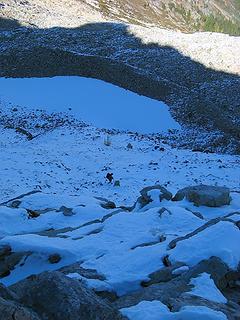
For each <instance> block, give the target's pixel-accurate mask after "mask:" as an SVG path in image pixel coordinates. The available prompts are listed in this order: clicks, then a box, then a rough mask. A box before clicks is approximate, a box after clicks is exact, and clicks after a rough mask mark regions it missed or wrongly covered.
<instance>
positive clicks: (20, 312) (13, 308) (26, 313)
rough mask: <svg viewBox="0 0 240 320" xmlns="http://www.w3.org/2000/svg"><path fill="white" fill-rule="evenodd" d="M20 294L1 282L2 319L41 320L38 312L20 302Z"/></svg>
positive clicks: (0, 314)
mask: <svg viewBox="0 0 240 320" xmlns="http://www.w3.org/2000/svg"><path fill="white" fill-rule="evenodd" d="M18 300H19V298H18V296H17V295H16V294H15V293H14V292H12V291H11V290H9V289H8V288H7V287H5V286H4V285H2V284H0V319H2V320H13V319H14V320H40V318H39V317H38V315H37V314H35V313H34V312H33V311H31V310H30V309H28V308H25V307H24V306H23V305H21V304H20V303H19V301H18Z"/></svg>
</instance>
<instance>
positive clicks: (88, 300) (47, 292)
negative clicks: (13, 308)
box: [11, 272, 122, 320]
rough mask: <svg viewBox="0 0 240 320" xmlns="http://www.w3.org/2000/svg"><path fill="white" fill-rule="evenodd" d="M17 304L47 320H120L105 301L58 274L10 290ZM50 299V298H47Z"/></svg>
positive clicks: (31, 279) (42, 275) (79, 284)
mask: <svg viewBox="0 0 240 320" xmlns="http://www.w3.org/2000/svg"><path fill="white" fill-rule="evenodd" d="M11 290H12V291H13V292H15V293H16V294H17V295H18V296H19V298H20V301H21V303H23V304H24V305H26V306H28V307H29V308H31V309H33V310H34V311H36V312H37V313H38V314H39V315H40V316H41V317H42V318H43V319H48V320H58V319H59V320H62V319H68V320H76V319H79V320H80V319H84V320H120V319H122V317H121V315H120V314H119V313H118V311H117V310H116V309H114V308H113V307H111V306H110V305H109V304H108V303H107V302H106V301H104V300H102V299H100V298H99V297H97V296H96V295H95V293H94V292H93V291H92V290H91V289H88V288H86V287H85V286H84V284H83V283H81V282H80V281H77V280H73V279H71V278H68V277H66V276H65V275H63V274H62V273H60V272H44V273H42V274H40V275H37V276H31V277H29V278H27V279H25V280H22V281H20V282H18V283H17V284H15V285H13V286H12V287H11ZM50 297H51V298H50Z"/></svg>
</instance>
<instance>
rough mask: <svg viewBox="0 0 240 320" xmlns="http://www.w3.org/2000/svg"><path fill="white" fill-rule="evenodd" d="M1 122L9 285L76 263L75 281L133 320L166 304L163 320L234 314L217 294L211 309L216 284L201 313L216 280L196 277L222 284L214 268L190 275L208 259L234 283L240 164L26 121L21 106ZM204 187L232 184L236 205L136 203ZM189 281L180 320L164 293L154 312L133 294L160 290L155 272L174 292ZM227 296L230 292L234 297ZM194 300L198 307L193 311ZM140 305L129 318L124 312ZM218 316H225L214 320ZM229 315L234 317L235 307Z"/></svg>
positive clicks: (71, 125) (151, 139)
mask: <svg viewBox="0 0 240 320" xmlns="http://www.w3.org/2000/svg"><path fill="white" fill-rule="evenodd" d="M1 116H2V118H1V121H2V123H3V122H4V121H5V122H4V126H1V140H0V146H1V150H0V158H1V177H0V185H1V205H0V234H1V240H0V248H3V249H2V250H3V252H4V250H7V249H4V248H8V246H10V248H11V251H12V253H11V254H10V256H9V253H8V254H7V255H6V256H4V255H3V258H1V259H3V260H1V259H0V262H1V263H0V266H1V268H0V270H1V277H2V278H1V282H2V283H3V284H6V285H10V284H13V283H15V282H17V281H19V280H21V279H23V278H25V277H27V276H28V275H30V274H33V273H35V274H36V273H40V272H42V271H45V270H56V269H59V268H66V266H69V265H73V267H67V269H65V270H66V271H64V272H65V273H66V274H69V277H71V278H73V279H76V281H79V280H80V281H84V282H85V283H86V284H87V285H88V286H89V287H91V288H93V289H94V290H95V291H96V292H105V293H106V294H107V293H108V294H109V295H110V296H112V295H113V296H115V299H116V295H118V296H122V298H121V299H122V300H121V301H122V302H121V303H120V304H119V307H120V308H122V309H123V310H122V312H123V314H125V315H127V316H129V319H143V318H142V309H143V310H145V311H144V312H146V310H148V308H150V309H149V312H153V315H154V314H155V313H154V312H155V311H154V310H155V309H156V308H157V310H158V307H160V309H161V310H162V312H163V313H161V312H160V313H159V316H160V315H161V314H162V315H165V314H166V316H167V317H169V319H180V317H181V316H182V315H183V316H186V317H189V319H191V318H190V317H191V316H192V317H193V316H194V317H196V319H208V318H206V317H209V319H226V317H225V315H224V313H225V314H226V315H227V316H229V315H231V312H233V311H230V309H229V308H228V307H226V306H225V302H226V301H225V300H224V299H223V296H221V293H220V292H217V293H218V298H219V297H220V296H221V301H217V302H214V303H215V304H213V305H212V303H213V302H212V299H215V300H216V294H217V293H216V290H217V289H216V288H214V287H213V283H212V284H211V285H212V287H213V288H212V289H211V290H212V291H209V295H208V296H206V295H205V296H204V299H205V300H204V301H205V305H207V307H199V305H201V303H200V302H199V301H200V300H201V299H202V293H201V292H202V290H203V289H202V287H203V286H204V285H205V286H208V285H209V281H210V280H209V278H208V277H205V278H203V277H202V278H201V281H200V280H191V279H192V278H195V277H196V276H198V275H200V274H201V273H203V272H205V271H207V270H210V271H209V272H210V274H211V276H212V277H213V279H214V280H215V281H216V283H217V279H218V276H217V275H216V274H215V273H214V272H212V271H211V268H210V269H207V270H202V269H201V272H200V271H199V272H198V273H196V272H195V273H194V276H193V274H191V272H193V271H192V270H194V268H196V266H198V265H201V263H202V261H203V260H206V261H208V260H209V259H210V260H211V257H212V256H215V257H217V258H219V259H221V260H222V262H221V263H225V264H226V268H229V270H232V271H231V272H233V274H235V273H236V272H237V271H236V270H237V268H238V264H239V262H240V250H239V246H238V243H239V241H240V232H239V228H238V227H237V222H238V221H239V209H240V194H239V181H240V176H239V174H240V170H239V166H240V161H239V160H240V159H239V157H238V156H230V155H217V154H203V153H200V152H192V151H187V150H178V149H172V148H171V147H169V146H168V145H166V144H165V143H163V142H164V140H161V139H159V135H142V134H138V133H127V132H125V133H124V132H118V131H114V130H112V131H109V130H103V129H97V128H95V127H92V126H88V125H85V124H84V123H82V122H80V121H78V120H75V119H72V118H71V117H69V116H67V115H64V114H62V115H61V114H55V115H48V114H47V113H46V112H45V111H40V110H39V111H35V112H32V113H30V114H29V109H28V110H27V109H24V108H21V107H15V106H14V105H13V106H11V105H8V106H6V105H2V110H1ZM23 128H24V130H23ZM21 129H22V130H21ZM30 133H31V135H32V136H29V134H30ZM108 172H112V173H113V177H114V183H109V182H108V181H106V179H105V177H106V174H107V173H108ZM202 183H203V184H209V185H221V186H222V185H226V186H228V187H229V188H230V189H231V203H230V205H225V206H222V207H219V208H210V207H207V206H200V207H196V206H194V205H193V204H192V203H191V202H189V201H187V200H186V199H185V200H182V201H177V202H174V201H169V200H166V199H165V200H163V199H162V200H161V201H160V200H159V199H160V198H159V195H160V194H161V193H159V192H160V191H159V190H158V189H155V190H154V189H153V190H152V191H151V192H150V193H149V196H150V197H151V198H152V201H151V202H150V203H149V204H147V205H146V206H144V207H141V206H140V204H141V202H139V200H138V202H137V203H136V200H137V198H138V196H139V191H140V190H141V189H142V188H143V187H147V186H151V185H162V186H165V187H166V188H167V189H168V190H169V191H171V192H172V193H173V194H175V193H176V191H177V190H179V189H181V188H183V187H185V186H189V185H196V184H202ZM161 192H162V191H161ZM109 201H111V202H109ZM114 203H115V204H114ZM134 203H136V205H135V206H134V207H133V205H134ZM175 241H176V244H175V245H174V246H173V245H172V243H173V242H175ZM8 257H12V258H11V259H10V258H8ZM221 260H220V261H221ZM76 262H77V264H76ZM183 266H184V267H183ZM179 267H181V268H182V269H181V268H179ZM79 268H80V269H81V270H95V271H94V272H95V273H96V274H97V275H98V276H97V280H96V274H95V276H94V278H91V277H90V278H89V277H87V278H86V277H85V276H84V274H82V273H81V272H79ZM217 268H220V267H219V266H218V267H217ZM63 270H64V269H63ZM67 270H68V271H67ZM174 270H175V271H174ZM189 270H190V271H189ZM166 272H167V273H166ZM169 272H170V273H169ZM189 272H190V276H189V279H188V280H186V284H185V285H186V286H187V287H186V288H185V287H184V288H185V289H184V290H183V291H182V293H181V294H180V293H179V294H180V297H181V299H182V302H181V303H182V306H185V308H183V309H181V310H180V311H178V312H177V311H176V310H175V312H173V313H172V312H170V311H169V309H166V307H164V305H163V304H162V302H160V301H162V299H163V300H164V301H165V298H164V296H159V298H158V299H157V300H158V303H156V305H155V304H151V305H149V306H148V305H146V306H145V304H144V302H142V304H140V305H137V303H139V302H140V301H144V300H145V299H146V297H142V298H140V299H139V298H138V299H136V298H134V297H132V298H131V294H132V292H134V291H137V292H140V293H141V292H144V291H142V290H143V289H141V288H142V287H141V285H143V283H145V286H149V288H152V286H151V283H152V284H153V283H158V282H159V281H160V283H161V280H157V279H158V276H154V274H155V273H159V277H160V278H159V279H161V277H163V281H164V282H165V281H170V283H172V282H171V281H175V280H174V278H175V277H177V278H176V279H182V277H183V276H186V275H188V273H189ZM211 272H212V273H211ZM234 272H235V273H234ZM161 274H162V275H161ZM166 274H168V276H167V278H165V277H166ZM182 274H183V276H182ZM219 274H220V273H219ZM177 275H178V276H177ZM179 277H180V278H179ZM78 279H79V280H78ZM94 279H95V280H94ZM167 279H168V280H167ZM181 281H182V280H181ZM191 281H192V282H191ZM234 283H235V282H234ZM191 286H192V287H193V286H194V288H193V290H192V291H191ZM198 286H199V288H198ZM153 288H154V287H153ZM224 288H225V287H221V290H222V293H223V294H224V295H226V299H227V300H228V299H231V298H230V296H229V295H228V294H229V293H228V292H227V291H226V290H225V289H224ZM176 290H178V289H176ZM181 290H182V289H181ZM214 290H215V291H214ZM153 291H154V290H153ZM154 292H155V291H154ZM166 292H167V291H166ZM176 292H177V291H176ZM199 292H200V293H199ZM211 292H212V293H211ZM154 295H156V293H154ZM199 295H200V298H196V296H197V297H199ZM193 297H195V298H193ZM124 299H125V300H124ZM128 299H130V300H131V301H132V303H130V305H129V300H128ZM188 299H200V300H196V302H195V307H192V308H191V307H189V306H188V305H189V302H188ZM147 300H148V299H147ZM150 300H152V298H151V299H150ZM215 300H214V301H215ZM117 301H118V300H117ZM124 301H125V302H124ZM127 301H128V302H127ZM229 301H230V300H229ZM117 303H118V302H117ZM164 303H166V302H164ZM198 303H200V304H199V305H198ZM134 304H136V305H137V306H136V307H134V308H133V309H132V308H130V309H129V308H128V309H126V307H129V306H132V305H134ZM190 305H191V303H190ZM164 308H165V309H164ZM217 308H220V310H221V312H216V311H214V310H217ZM163 309H164V310H165V311H164V310H163ZM151 310H152V311H151ZM232 310H234V312H233V313H232V314H233V315H235V313H236V312H238V311H237V310H239V309H237V307H236V306H235V307H234V309H232ZM223 312H224V313H223ZM153 319H154V320H155V319H158V317H157V316H156V317H153ZM184 319H185V318H184ZM187 319H188V318H187ZM229 319H234V317H231V316H230V318H229Z"/></svg>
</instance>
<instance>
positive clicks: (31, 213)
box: [27, 209, 40, 219]
mask: <svg viewBox="0 0 240 320" xmlns="http://www.w3.org/2000/svg"><path fill="white" fill-rule="evenodd" d="M27 213H28V217H29V218H32V219H34V218H38V217H39V216H40V213H39V212H38V211H35V210H30V209H27Z"/></svg>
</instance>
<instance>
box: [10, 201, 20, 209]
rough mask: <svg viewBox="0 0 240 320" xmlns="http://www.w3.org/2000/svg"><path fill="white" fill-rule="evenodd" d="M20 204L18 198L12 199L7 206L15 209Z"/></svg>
mask: <svg viewBox="0 0 240 320" xmlns="http://www.w3.org/2000/svg"><path fill="white" fill-rule="evenodd" d="M20 204H21V201H20V200H14V201H12V202H10V203H9V205H8V206H9V207H11V208H14V209H16V208H19V206H20Z"/></svg>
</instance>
